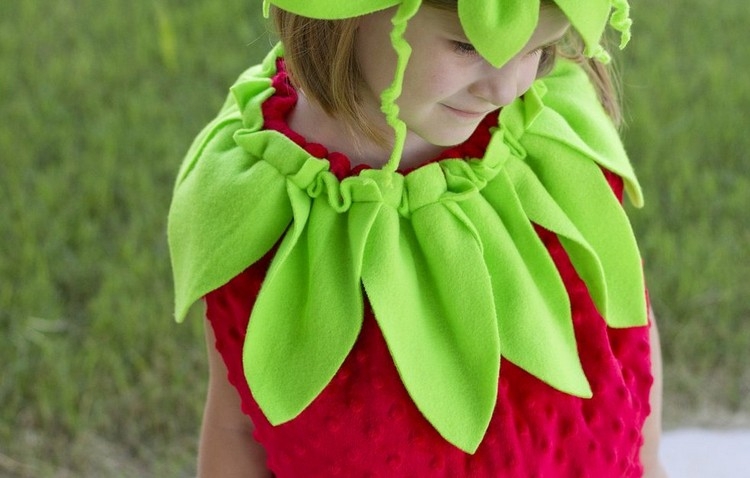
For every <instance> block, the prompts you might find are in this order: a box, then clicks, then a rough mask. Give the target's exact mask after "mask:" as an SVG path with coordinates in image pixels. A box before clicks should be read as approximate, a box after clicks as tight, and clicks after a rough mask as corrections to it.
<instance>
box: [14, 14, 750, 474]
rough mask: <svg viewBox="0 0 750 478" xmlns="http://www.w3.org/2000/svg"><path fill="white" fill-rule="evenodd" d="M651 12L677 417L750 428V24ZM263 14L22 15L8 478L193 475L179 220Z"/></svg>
mask: <svg viewBox="0 0 750 478" xmlns="http://www.w3.org/2000/svg"><path fill="white" fill-rule="evenodd" d="M711 3H713V4H711V5H709V4H707V2H700V1H698V0H687V1H684V2H679V3H678V2H676V1H664V2H657V3H653V2H645V1H644V0H633V9H634V19H635V21H636V27H635V31H634V33H635V35H634V39H633V42H632V43H631V45H630V47H629V48H628V49H627V50H626V52H625V54H624V56H623V57H622V58H621V61H620V64H621V70H622V72H623V75H624V89H625V94H626V97H627V112H628V117H629V128H628V129H627V130H626V131H625V136H626V142H627V145H628V149H629V151H630V152H631V156H632V158H633V161H634V163H635V164H636V168H637V170H638V172H639V173H640V177H641V180H642V183H643V186H644V189H645V193H646V199H647V202H648V204H647V208H646V209H644V210H642V211H631V212H632V216H633V220H634V223H635V226H636V228H637V232H638V235H639V236H640V241H641V245H642V248H643V254H644V257H645V261H646V268H647V276H648V280H649V284H650V289H651V296H652V300H653V303H654V306H655V309H656V312H657V314H658V316H659V320H660V326H661V330H662V336H663V343H664V355H665V361H666V364H665V366H666V386H667V409H666V414H667V419H668V423H671V424H676V423H687V422H692V423H695V422H696V421H699V422H713V423H717V422H720V421H724V420H726V419H727V418H726V417H733V416H737V415H747V414H750V398H748V397H749V396H750V366H749V365H748V360H749V359H750V353H749V352H748V350H750V329H749V328H748V327H747V326H746V325H745V322H746V321H747V320H748V319H750V305H749V304H750V301H748V279H750V260H748V257H750V227H749V223H750V215H749V214H748V212H747V211H748V209H747V207H748V204H750V174H748V161H747V160H748V151H750V135H748V134H747V133H746V132H745V131H744V129H745V128H744V126H745V124H746V121H745V120H744V116H745V115H746V112H747V111H750V91H749V88H750V87H749V86H748V82H747V78H748V77H750V51H748V50H749V47H748V42H747V41H745V40H743V39H746V38H747V33H746V25H747V23H748V20H750V15H749V14H748V10H747V8H746V5H745V4H744V3H741V2H740V1H739V0H732V1H727V2H711ZM259 4H260V1H259V0H223V1H222V2H209V1H205V0H203V1H198V0H161V1H159V0H132V1H125V0H110V1H107V2H96V1H93V0H58V1H56V2H50V1H37V0H7V1H2V2H0V118H1V121H2V127H0V331H1V333H2V337H3V343H2V346H1V347H0V363H3V364H4V367H3V372H2V380H1V381H0V404H2V407H0V476H11V477H13V476H18V477H21V476H34V477H40V476H41V477H45V476H56V477H67V476H92V477H93V476H96V477H98V476H117V477H120V476H122V477H130V476H133V477H135V476H159V477H180V476H190V475H191V474H193V467H194V455H195V446H196V439H197V433H198V427H199V416H200V411H201V407H202V402H203V394H204V391H205V363H204V361H205V359H204V346H203V342H202V338H201V334H202V321H201V319H200V311H199V310H196V311H194V313H193V316H192V317H190V318H189V319H188V320H187V322H186V324H184V325H181V326H177V325H175V324H174V323H173V322H172V320H171V316H172V310H171V305H172V292H171V279H170V272H169V259H168V255H167V249H166V241H165V232H164V231H165V217H166V212H167V207H168V204H169V199H170V194H171V189H172V183H173V178H174V175H175V173H176V169H177V167H178V165H179V162H180V160H181V155H182V154H183V153H184V151H185V150H186V148H187V146H188V144H189V142H190V140H191V139H192V137H193V136H194V135H195V134H196V132H197V131H198V130H199V129H200V128H201V127H202V126H203V125H204V124H205V123H206V122H207V121H208V120H209V119H210V118H211V117H212V116H213V114H215V112H216V110H217V108H218V107H219V105H220V104H221V102H222V100H223V98H224V96H225V92H226V88H227V87H228V85H230V84H231V82H232V81H233V80H234V78H235V77H236V76H237V74H238V73H239V72H240V71H241V70H242V69H243V68H244V67H245V66H247V65H249V64H252V63H254V62H255V61H257V60H258V59H259V58H261V56H262V55H263V54H264V53H265V51H266V50H267V49H268V47H269V43H270V40H269V38H268V35H267V34H266V32H265V27H264V26H263V25H262V23H261V22H260V18H259V15H258V13H257V12H258V11H259Z"/></svg>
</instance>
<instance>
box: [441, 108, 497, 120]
mask: <svg viewBox="0 0 750 478" xmlns="http://www.w3.org/2000/svg"><path fill="white" fill-rule="evenodd" d="M443 106H445V107H446V108H448V110H449V111H450V112H451V113H453V114H454V115H456V116H460V117H462V118H472V119H477V118H484V117H485V116H487V114H488V113H490V112H489V111H482V112H476V111H467V110H462V109H459V108H454V107H452V106H448V105H443Z"/></svg>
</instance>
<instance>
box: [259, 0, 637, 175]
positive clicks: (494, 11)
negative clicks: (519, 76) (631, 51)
mask: <svg viewBox="0 0 750 478" xmlns="http://www.w3.org/2000/svg"><path fill="white" fill-rule="evenodd" d="M456 2H457V6H458V16H459V19H460V20H461V26H462V27H463V29H464V33H465V34H466V37H467V38H468V39H469V41H470V42H471V43H472V45H473V46H474V47H475V48H476V50H477V51H478V52H479V53H480V54H481V55H482V57H484V58H485V59H486V60H487V61H488V62H489V63H491V64H492V65H493V66H495V67H498V68H499V67H500V66H502V65H503V64H505V63H506V62H507V61H508V60H509V59H511V58H512V57H513V56H514V55H515V54H516V53H518V52H519V51H520V50H521V49H522V48H523V47H524V45H526V43H527V42H528V41H529V39H530V38H531V35H532V34H533V33H534V30H535V29H536V25H537V22H538V20H539V8H540V1H539V0H456ZM554 2H555V4H556V5H557V6H558V7H559V8H560V10H562V12H563V13H565V15H566V16H567V17H568V20H569V21H570V23H571V25H572V26H573V28H575V29H576V31H577V32H578V34H579V35H580V36H581V38H582V39H583V41H584V44H585V45H586V50H585V54H586V55H587V56H589V57H595V58H597V59H598V60H600V61H602V62H608V61H609V55H608V54H607V52H606V51H605V50H604V48H603V47H602V46H601V45H600V40H601V37H602V34H603V33H604V29H605V28H606V26H607V22H609V23H610V24H611V25H612V27H613V28H614V29H615V30H617V31H619V32H620V34H621V40H620V48H624V47H625V45H626V44H627V43H628V41H629V40H630V26H631V24H632V21H631V20H630V16H629V10H630V6H629V5H628V2H627V0H554ZM271 4H273V5H276V6H277V7H279V8H281V9H282V10H286V11H289V12H291V13H294V14H297V15H301V16H305V17H309V18H317V19H321V20H340V19H344V18H351V17H356V16H361V15H367V14H368V13H373V12H377V11H379V10H384V9H386V8H390V7H395V6H398V10H397V11H396V14H395V15H394V17H393V20H392V22H393V30H392V32H391V43H392V44H393V48H394V49H395V50H396V52H397V54H398V63H397V67H396V74H395V76H394V80H393V83H392V84H391V86H390V87H389V88H388V89H386V90H385V91H384V92H383V93H382V95H381V102H382V103H381V104H382V110H383V113H385V116H386V119H387V121H388V124H389V125H390V126H391V127H392V128H393V129H394V131H395V132H396V137H395V141H394V147H393V151H392V153H391V158H390V161H389V162H388V164H387V165H386V166H385V167H384V169H386V170H389V171H395V170H396V169H397V167H398V164H399V161H400V157H401V154H402V153H403V146H404V141H405V138H406V125H405V124H404V123H403V121H401V120H400V119H399V117H398V106H397V105H396V104H395V102H396V99H398V97H399V95H400V94H401V84H402V82H403V77H404V71H405V70H406V64H407V62H408V59H409V55H410V53H411V49H410V48H409V45H408V43H407V42H406V41H405V40H404V37H403V34H404V31H405V30H406V24H407V22H408V20H409V19H410V18H411V17H413V16H414V15H415V14H416V13H417V11H418V10H419V8H420V6H421V5H422V0H346V1H344V0H264V2H263V6H264V12H265V14H266V15H267V14H268V8H269V6H270V5H271ZM613 7H614V9H615V12H614V14H612V15H611V18H610V13H611V10H612V8H613ZM498 39H502V40H501V41H500V40H498Z"/></svg>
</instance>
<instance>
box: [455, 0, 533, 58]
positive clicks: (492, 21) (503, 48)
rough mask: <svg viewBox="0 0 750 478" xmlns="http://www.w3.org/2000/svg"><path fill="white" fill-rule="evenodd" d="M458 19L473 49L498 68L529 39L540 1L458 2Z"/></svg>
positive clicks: (478, 0) (465, 0)
mask: <svg viewBox="0 0 750 478" xmlns="http://www.w3.org/2000/svg"><path fill="white" fill-rule="evenodd" d="M458 16H459V19H460V20H461V26H462V27H463V29H464V33H465V34H466V37H467V38H468V39H469V41H471V43H472V45H474V47H475V48H476V49H477V51H478V52H479V53H481V55H482V56H483V57H484V58H485V59H486V60H487V61H489V62H490V63H491V64H492V65H493V66H495V67H496V68H499V67H501V66H503V65H504V64H505V63H506V62H507V61H508V60H510V59H511V58H512V57H513V56H515V55H516V54H517V53H518V52H519V51H520V50H521V49H522V48H523V47H524V45H526V43H527V42H528V41H529V39H530V38H531V35H532V33H533V32H534V29H535V28H536V24H537V21H538V19H539V0H504V1H503V0H495V1H487V0H460V1H459V2H458Z"/></svg>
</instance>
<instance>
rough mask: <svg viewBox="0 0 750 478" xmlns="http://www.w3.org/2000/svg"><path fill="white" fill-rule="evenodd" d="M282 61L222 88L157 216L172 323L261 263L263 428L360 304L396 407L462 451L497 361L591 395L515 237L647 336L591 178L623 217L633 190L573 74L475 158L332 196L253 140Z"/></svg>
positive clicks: (519, 113) (323, 361) (579, 75)
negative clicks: (392, 367)
mask: <svg viewBox="0 0 750 478" xmlns="http://www.w3.org/2000/svg"><path fill="white" fill-rule="evenodd" d="M282 53H283V48H282V47H281V46H278V47H277V48H276V49H274V51H272V52H271V53H270V54H269V56H268V57H267V58H266V60H265V61H264V62H263V63H262V64H261V65H258V66H256V67H254V68H251V69H250V70H248V71H247V72H245V73H244V74H243V75H242V76H241V77H240V79H239V80H238V81H237V82H236V83H235V85H234V86H233V87H232V89H231V94H230V96H229V97H228V99H227V101H226V103H225V105H224V108H223V109H222V111H221V112H220V113H219V115H218V116H217V118H216V119H215V120H214V121H213V122H212V123H211V124H209V125H208V126H207V127H206V128H205V129H204V131H203V132H202V133H201V134H200V135H199V136H198V138H197V139H196V141H195V142H194V144H193V146H192V147H191V149H190V150H189V151H188V154H187V157H186V158H185V161H184V162H183V165H182V167H181V169H180V172H179V175H178V180H177V184H176V186H175V193H174V199H173V202H172V207H171V209H170V215H169V242H170V248H171V252H172V264H173V271H174V277H175V291H176V315H177V318H178V320H181V319H182V318H183V317H184V316H185V314H186V312H187V309H188V307H189V306H190V305H191V304H192V303H193V302H195V301H196V300H198V299H199V298H200V297H202V296H204V295H205V294H206V293H208V292H210V291H211V290H214V289H216V288H218V287H220V286H222V285H223V284H225V283H227V282H228V281H229V280H230V279H232V278H233V277H235V276H236V275H237V274H239V273H240V272H241V271H242V270H244V269H245V268H247V267H248V266H250V265H252V264H253V263H255V262H256V261H258V260H259V259H260V258H262V257H263V256H264V255H265V254H266V253H267V252H268V251H269V250H271V249H272V248H273V247H274V246H277V247H278V249H277V251H276V253H275V255H274V258H273V260H272V263H271V265H270V268H269V271H268V274H267V276H266V278H265V281H264V284H263V287H262V289H261V291H260V293H259V295H258V298H257V301H256V303H255V307H254V310H253V312H252V317H251V319H250V321H249V325H248V330H247V334H246V340H245V348H244V356H243V362H244V367H245V374H246V378H247V381H248V384H249V386H250V389H251V391H252V393H253V396H254V397H255V399H256V401H257V403H258V404H259V406H260V408H261V409H262V410H263V412H264V414H265V415H266V416H267V418H268V419H269V421H270V422H271V423H272V424H274V425H276V424H280V423H284V422H286V421H289V420H292V419H293V418H294V417H296V416H297V415H298V414H299V413H300V412H301V411H302V410H304V409H305V408H306V407H307V406H308V405H309V404H310V403H311V402H312V401H313V400H314V399H315V397H317V396H318V395H319V394H320V392H321V391H322V390H323V389H324V388H325V387H326V386H327V384H328V383H329V382H330V380H331V379H332V378H333V376H334V375H335V373H336V372H337V370H338V369H339V368H340V366H341V364H342V363H343V361H344V359H345V358H346V357H347V355H348V354H349V352H350V351H351V349H352V346H353V345H354V343H355V341H356V338H357V336H358V334H359V331H360V329H361V326H362V320H363V289H364V293H366V294H367V298H368V300H369V302H370V304H371V306H372V310H373V311H374V315H375V319H376V321H377V322H378V326H379V327H380V329H381V331H382V332H383V336H384V338H385V340H386V342H387V344H388V349H389V351H390V352H391V355H392V357H393V361H394V363H395V364H396V368H397V369H398V371H399V374H400V376H401V378H402V381H403V383H404V386H405V388H406V390H407V391H408V392H409V395H410V396H411V398H412V400H413V401H414V403H415V404H416V406H417V408H418V409H419V410H420V411H421V412H422V413H423V415H424V416H425V418H426V419H427V420H428V421H429V422H430V423H431V424H432V425H433V426H434V427H435V429H436V430H437V431H438V432H439V433H440V434H441V435H442V436H443V437H444V438H445V439H446V440H447V441H449V442H451V443H453V444H454V445H455V446H457V447H459V448H461V449H462V450H465V451H467V452H469V453H473V452H474V451H475V450H476V448H477V447H478V446H479V443H480V442H481V440H482V438H483V436H484V433H485V431H486V429H487V426H488V424H489V420H490V417H491V415H492V411H493V409H494V405H495V400H496V398H497V384H498V376H499V373H500V369H499V367H500V358H501V357H503V358H505V359H507V360H508V361H510V362H512V363H514V364H516V365H517V366H518V367H520V368H522V369H524V370H525V371H526V372H528V373H530V374H531V375H533V376H535V377H537V378H538V379H540V380H542V381H544V382H546V383H547V384H548V385H550V386H551V387H553V388H555V389H557V390H559V391H561V392H563V393H568V394H571V395H576V396H581V397H588V396H591V393H592V390H591V386H590V385H589V383H588V379H587V377H586V374H585V372H584V370H583V368H582V366H581V363H580V359H579V356H578V349H577V343H576V337H575V334H574V331H573V324H572V317H571V312H570V304H569V299H568V296H567V292H566V290H565V286H564V284H563V282H562V279H561V277H560V275H559V272H558V271H557V269H556V267H555V265H554V262H553V261H552V258H551V257H550V256H549V252H548V251H547V249H546V247H545V246H544V244H543V243H542V241H541V240H540V238H539V236H538V235H537V234H536V231H535V225H538V226H540V227H543V228H545V229H547V230H549V231H552V232H553V233H555V234H556V235H557V237H558V238H559V240H560V243H561V244H562V246H563V247H564V248H565V250H566V252H567V254H568V256H569V257H570V259H571V262H572V263H573V266H574V267H575V269H576V271H577V273H578V274H579V276H580V277H581V279H582V280H583V281H584V282H585V283H586V286H587V287H588V289H589V292H590V294H591V297H592V300H593V302H594V304H595V305H596V307H597V310H598V311H599V312H600V314H601V315H602V318H603V320H605V321H606V323H607V324H608V325H609V326H610V327H633V326H641V325H645V324H646V323H647V320H646V302H645V293H644V291H645V287H644V283H643V276H642V271H641V261H640V256H639V253H638V249H637V246H636V244H635V238H634V236H633V232H632V229H631V227H630V224H629V222H628V220H627V217H626V216H625V214H624V211H623V210H622V207H621V205H620V203H619V201H618V200H617V198H616V197H615V195H614V194H613V193H612V191H611V189H610V188H609V186H608V184H607V181H606V179H605V177H604V175H603V174H602V171H601V168H602V167H603V168H606V169H608V170H611V171H613V172H614V173H616V174H618V175H619V176H621V177H622V178H623V179H624V181H625V186H626V190H627V191H628V193H629V195H630V197H631V198H632V199H633V200H634V202H635V203H636V205H638V204H640V201H641V196H640V189H639V187H638V183H637V181H636V179H635V176H634V174H633V172H632V168H631V166H630V163H629V161H628V158H627V155H626V154H625V151H624V149H623V147H622V144H621V142H620V141H619V136H618V134H617V131H616V130H615V128H614V127H613V126H612V124H611V122H610V121H609V119H608V117H607V115H606V113H605V112H604V110H603V108H602V107H601V105H600V104H599V102H598V98H597V96H596V93H595V91H594V89H593V87H592V86H591V84H590V82H589V80H588V78H587V77H586V74H585V73H584V72H583V71H582V70H581V69H580V68H579V67H578V66H576V65H575V64H573V63H571V62H565V61H561V62H560V63H559V64H558V66H557V67H556V69H555V70H554V71H553V73H552V74H550V75H549V76H548V77H545V78H544V79H543V80H539V81H537V82H536V83H535V84H534V86H533V87H532V88H531V90H529V92H528V93H527V94H526V95H525V96H524V97H522V98H519V99H518V100H516V101H515V102H513V103H512V104H510V105H508V106H506V107H505V108H503V110H502V111H501V112H500V114H499V116H498V117H497V118H496V121H497V122H496V124H494V125H492V127H490V128H489V133H490V135H491V136H490V140H489V142H488V144H487V146H486V148H485V149H484V150H483V151H482V152H481V154H479V155H477V156H476V157H467V158H464V159H443V160H440V161H437V162H432V163H429V164H426V165H423V166H421V167H419V168H417V169H415V170H413V171H411V172H409V173H408V174H401V173H399V172H391V171H386V170H381V169H367V170H362V171H359V174H357V175H355V176H348V177H345V178H343V179H339V178H338V177H337V175H335V174H334V173H333V172H332V167H331V163H330V162H329V160H326V159H320V158H318V157H316V156H315V155H313V154H311V153H310V152H308V151H307V150H305V149H304V148H302V147H300V145H298V144H297V143H296V142H295V141H294V140H293V139H290V138H289V137H288V136H286V135H285V134H282V133H280V132H279V131H275V130H272V129H267V128H265V127H264V124H265V123H266V121H265V119H264V116H263V113H262V105H263V104H264V103H265V102H266V101H267V100H268V99H269V98H271V97H272V96H273V95H274V94H275V93H276V89H275V88H274V86H273V81H272V78H273V77H274V76H275V75H276V73H277V71H276V67H277V59H278V58H279V57H281V56H282ZM329 156H330V155H329Z"/></svg>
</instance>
